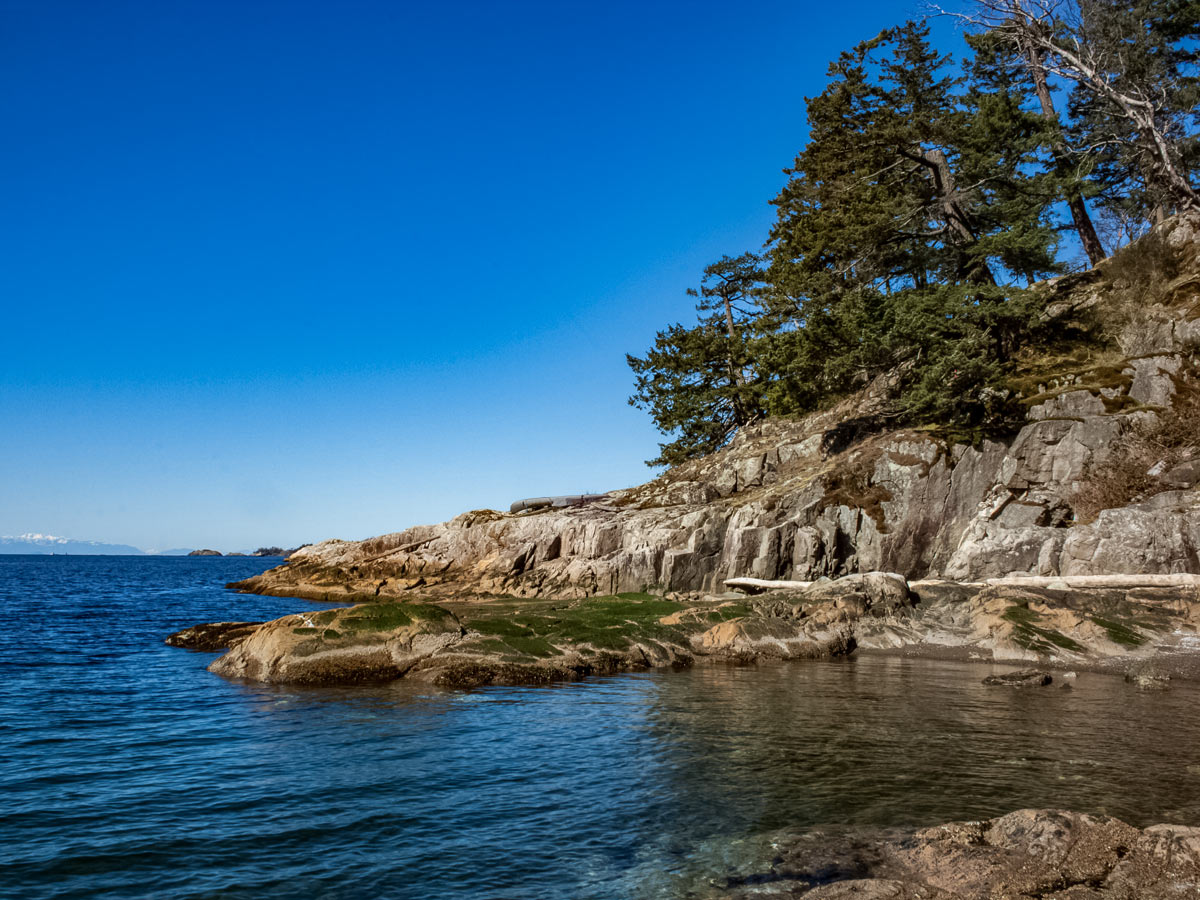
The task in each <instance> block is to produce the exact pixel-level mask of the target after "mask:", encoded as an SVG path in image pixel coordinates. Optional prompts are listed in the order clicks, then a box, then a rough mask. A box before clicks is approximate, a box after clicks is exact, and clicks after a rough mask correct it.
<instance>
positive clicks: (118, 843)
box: [0, 556, 1200, 900]
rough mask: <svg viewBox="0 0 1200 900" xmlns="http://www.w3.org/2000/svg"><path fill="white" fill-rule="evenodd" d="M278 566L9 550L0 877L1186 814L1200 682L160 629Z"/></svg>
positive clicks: (610, 867) (247, 606) (336, 866)
mask: <svg viewBox="0 0 1200 900" xmlns="http://www.w3.org/2000/svg"><path fill="white" fill-rule="evenodd" d="M269 564H270V561H264V560H257V559H242V558H200V559H196V558H191V559H189V558H143V557H11V556H10V557H4V556H0V602H2V603H3V609H4V611H5V616H4V636H3V652H2V654H0V835H2V836H3V839H2V840H0V895H2V896H3V897H6V898H7V897H12V898H31V900H36V898H66V897H71V898H79V897H111V898H118V897H119V898H133V897H146V898H149V897H155V898H160V897H179V898H229V900H233V898H237V900H241V898H247V900H248V898H291V897H304V898H324V897H330V898H351V897H353V898H359V897H364V896H367V897H396V898H410V897H411V898H427V897H434V896H436V897H439V898H449V900H456V898H514V897H520V898H525V897H528V898H555V900H557V898H562V900H581V898H618V900H620V898H656V897H669V896H678V895H681V894H683V893H686V892H689V891H692V890H697V889H698V888H697V886H698V885H699V886H703V885H705V884H710V883H716V884H720V883H721V880H722V879H723V878H724V877H726V875H728V874H729V873H731V872H735V871H745V870H746V867H747V866H749V867H750V868H751V870H752V869H753V867H754V865H755V864H756V862H757V861H758V860H759V858H760V857H761V855H762V854H764V853H767V852H768V851H769V846H768V844H767V843H766V836H769V835H770V834H771V833H772V832H773V831H775V830H777V829H796V828H804V827H806V826H811V825H814V824H851V825H895V824H930V823H934V822H940V821H946V820H949V819H955V818H971V817H978V816H984V815H991V814H997V813H1002V812H1006V811H1008V810H1011V809H1014V808H1018V807H1023V806H1060V807H1069V808H1075V809H1083V810H1091V811H1097V812H1108V813H1111V814H1114V815H1119V816H1122V817H1123V818H1125V819H1127V820H1129V821H1132V822H1135V823H1137V824H1148V823H1150V822H1157V821H1174V822H1182V823H1186V824H1193V825H1197V824H1200V750H1198V748H1200V703H1198V702H1197V701H1198V700H1200V691H1198V690H1197V689H1196V688H1195V687H1192V686H1188V685H1184V684H1178V683H1177V684H1176V686H1175V687H1174V688H1173V689H1172V690H1171V691H1169V692H1165V693H1154V692H1151V693H1147V692H1139V691H1136V690H1134V689H1133V688H1131V687H1130V686H1128V685H1125V684H1124V683H1122V682H1121V681H1120V680H1119V679H1115V678H1112V677H1108V676H1099V675H1086V674H1084V675H1081V676H1080V677H1079V679H1078V681H1077V682H1076V685H1075V687H1074V689H1072V690H1059V689H1056V688H1046V689H1042V690H1025V691H1023V690H1008V689H994V688H992V689H989V688H984V687H983V686H982V685H980V683H979V681H980V678H982V677H983V675H984V674H987V672H988V671H990V670H991V669H990V667H988V666H983V665H965V664H959V663H948V662H933V661H920V660H910V659H899V658H883V657H867V656H863V657H859V658H850V659H846V660H838V661H822V662H803V663H800V662H796V663H781V664H771V665H762V666H755V667H741V668H738V667H726V666H703V667H697V668H696V669H693V670H691V671H687V672H678V673H651V674H638V675H627V676H620V677H615V678H607V679H596V680H591V681H586V682H581V683H576V684H569V685H563V686H559V687H552V688H537V689H517V688H490V689H485V690H479V691H473V692H451V691H440V690H437V689H433V688H429V687H424V686H417V687H414V686H411V685H407V684H405V683H404V682H397V683H394V684H390V685H382V686H377V687H355V688H353V689H303V690H302V689H294V688H288V687H272V686H264V685H255V684H246V683H239V682H232V681H227V680H224V679H222V678H219V677H217V676H215V675H211V674H209V673H208V672H206V671H205V666H206V665H207V663H208V662H209V661H210V660H211V659H212V658H213V657H212V655H211V654H200V653H194V652H190V651H186V650H180V649H176V648H171V647H167V646H165V645H164V644H163V638H164V637H165V636H166V635H167V634H168V633H170V632H172V631H175V630H177V629H179V628H181V627H184V626H186V625H191V624H195V623H197V622H207V621H221V620H232V619H246V620H255V619H265V618H270V617H274V616H277V615H282V614H284V613H286V612H290V611H295V610H298V609H306V608H312V606H313V604H307V603H305V602H304V601H299V600H288V599H278V598H270V597H255V596H244V595H238V594H233V593H231V592H229V591H226V590H224V588H223V585H224V584H225V583H226V582H227V581H232V580H236V579H240V578H244V577H247V576H249V575H251V574H254V573H256V572H258V571H261V570H262V569H263V568H264V567H266V566H267V565H269Z"/></svg>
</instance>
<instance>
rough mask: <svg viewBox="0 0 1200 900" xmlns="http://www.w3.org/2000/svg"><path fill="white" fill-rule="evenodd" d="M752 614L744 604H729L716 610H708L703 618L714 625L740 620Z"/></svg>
mask: <svg viewBox="0 0 1200 900" xmlns="http://www.w3.org/2000/svg"><path fill="white" fill-rule="evenodd" d="M751 613H752V610H751V609H750V607H748V606H747V605H746V604H744V603H731V604H729V605H728V606H721V607H718V608H717V609H713V610H709V612H708V614H707V615H706V616H705V618H706V619H707V620H708V621H709V622H712V623H713V624H714V625H715V624H718V623H720V622H728V621H729V620H730V619H741V618H743V617H745V616H748V615H750V614H751Z"/></svg>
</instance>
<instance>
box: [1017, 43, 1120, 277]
mask: <svg viewBox="0 0 1200 900" xmlns="http://www.w3.org/2000/svg"><path fill="white" fill-rule="evenodd" d="M1024 55H1025V62H1026V64H1027V65H1028V67H1029V74H1030V75H1031V76H1032V77H1033V89H1034V91H1036V92H1037V97H1038V101H1039V102H1040V103H1041V104H1042V117H1043V118H1044V119H1046V121H1048V122H1050V123H1051V124H1052V125H1054V127H1055V128H1058V127H1060V122H1059V120H1058V110H1056V109H1055V108H1054V98H1053V97H1051V96H1050V86H1049V85H1048V84H1047V83H1046V70H1045V68H1044V67H1043V65H1042V54H1041V51H1040V50H1038V49H1037V48H1036V47H1034V46H1033V45H1032V44H1028V43H1027V44H1026V47H1025V54H1024ZM1050 153H1051V155H1052V156H1053V157H1054V167H1055V169H1056V172H1057V174H1058V176H1059V177H1060V178H1065V177H1066V176H1067V175H1068V173H1069V166H1068V163H1067V159H1066V147H1064V146H1063V144H1062V142H1061V141H1055V142H1054V145H1053V146H1052V147H1051V148H1050ZM1067 209H1069V210H1070V211H1071V220H1072V221H1073V222H1074V223H1075V233H1076V234H1078V235H1079V243H1081V244H1082V245H1083V252H1084V253H1086V254H1087V258H1088V261H1089V262H1091V264H1092V265H1093V266H1094V265H1096V264H1097V263H1099V262H1100V261H1101V260H1103V259H1104V258H1105V257H1106V256H1107V255H1108V254H1106V253H1105V252H1104V245H1103V244H1102V243H1101V242H1100V235H1098V234H1097V233H1096V226H1095V225H1093V224H1092V217H1091V216H1089V215H1088V211H1087V204H1085V203H1084V202H1083V195H1082V194H1080V192H1079V188H1078V187H1075V186H1071V187H1070V188H1068V189H1067Z"/></svg>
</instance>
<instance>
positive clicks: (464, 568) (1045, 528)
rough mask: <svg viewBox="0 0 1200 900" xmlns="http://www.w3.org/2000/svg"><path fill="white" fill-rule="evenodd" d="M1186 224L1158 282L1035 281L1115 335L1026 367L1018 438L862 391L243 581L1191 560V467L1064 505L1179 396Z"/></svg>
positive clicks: (786, 574) (577, 583)
mask: <svg viewBox="0 0 1200 900" xmlns="http://www.w3.org/2000/svg"><path fill="white" fill-rule="evenodd" d="M1198 235H1200V220H1196V219H1180V220H1175V221H1173V222H1171V223H1168V225H1167V226H1165V227H1164V228H1163V229H1162V231H1161V232H1159V233H1158V234H1157V235H1156V239H1158V240H1159V242H1160V245H1161V247H1162V248H1164V252H1166V253H1168V254H1169V255H1170V257H1171V261H1172V271H1174V272H1180V273H1182V274H1180V275H1179V276H1178V277H1175V278H1174V279H1172V280H1171V281H1170V283H1166V284H1156V285H1154V286H1153V287H1154V290H1153V291H1150V290H1149V289H1147V290H1144V291H1143V290H1141V289H1140V288H1141V287H1142V286H1141V285H1139V283H1138V281H1137V277H1138V276H1137V273H1136V272H1133V273H1132V274H1131V273H1130V272H1128V271H1122V270H1121V269H1120V267H1119V266H1118V265H1117V264H1116V263H1111V264H1108V265H1107V267H1104V266H1102V267H1101V268H1099V269H1097V270H1093V271H1092V272H1089V273H1085V274H1083V275H1079V276H1071V277H1067V278H1064V279H1060V280H1059V281H1058V282H1056V283H1051V284H1048V285H1046V286H1045V290H1046V294H1047V312H1046V316H1047V318H1048V319H1051V320H1054V321H1056V322H1063V323H1071V322H1075V321H1082V320H1084V319H1088V320H1089V321H1091V322H1092V323H1093V326H1094V324H1095V323H1096V322H1099V323H1100V325H1099V327H1100V328H1101V329H1102V330H1104V331H1105V332H1106V333H1107V334H1108V335H1109V340H1108V341H1107V344H1106V345H1102V344H1096V345H1094V346H1087V345H1080V344H1078V343H1076V344H1074V345H1072V346H1071V347H1064V348H1063V357H1062V358H1061V359H1057V360H1051V361H1049V362H1048V363H1047V364H1046V365H1044V366H1043V367H1042V369H1041V370H1040V371H1039V370H1038V369H1037V367H1036V366H1033V367H1032V368H1031V370H1030V374H1029V377H1028V378H1026V382H1027V383H1026V384H1025V386H1024V387H1023V388H1022V396H1023V399H1024V403H1025V405H1026V407H1027V408H1028V416H1027V423H1026V424H1025V425H1024V427H1023V428H1021V429H1020V430H1019V432H1017V433H1016V434H1015V435H1013V436H1011V437H1010V438H1007V439H1003V440H999V439H997V440H985V441H983V442H981V443H979V444H977V445H974V446H972V445H968V444H964V443H955V442H953V441H952V440H948V439H946V438H944V437H937V436H935V435H934V434H932V433H930V432H921V431H893V432H887V431H878V430H872V429H871V428H870V427H865V428H864V427H861V426H862V425H863V423H870V422H871V421H872V417H873V416H876V415H877V414H879V413H880V412H881V411H882V410H883V409H884V408H885V406H886V400H887V387H888V386H887V385H886V384H875V385H872V386H871V387H869V388H868V389H866V390H864V391H863V392H862V393H860V394H859V395H858V396H856V397H854V398H852V399H851V400H848V401H846V402H844V403H843V404H841V405H840V406H839V407H837V408H835V409H832V410H829V411H826V412H823V413H820V414H817V415H812V416H809V417H807V418H805V419H802V420H799V421H768V422H765V423H763V424H760V425H756V426H753V427H748V428H745V429H743V430H742V431H741V433H739V434H738V435H737V437H736V438H735V439H734V441H733V442H732V443H731V444H730V446H729V447H728V448H726V449H724V450H722V451H720V452H718V453H716V454H713V455H712V456H709V457H706V458H704V459H702V460H697V461H694V462H691V463H688V464H686V465H683V466H680V467H677V468H675V469H673V470H671V471H669V472H667V473H666V474H665V475H664V476H662V477H661V478H658V479H656V480H655V481H652V482H650V483H648V484H645V485H642V486H640V487H637V488H632V489H628V490H622V491H615V492H613V493H611V494H609V495H608V496H607V498H606V499H605V500H604V501H602V502H599V503H593V504H590V505H588V506H583V507H579V508H568V509H540V510H531V511H524V512H521V513H517V514H506V513H501V512H495V511H492V510H480V511H475V512H469V513H465V514H463V515H460V516H458V517H457V518H455V519H453V520H451V521H449V522H446V523H443V524H440V525H430V526H421V527H417V528H410V529H408V530H407V531H402V532H398V533H395V534H388V535H383V536H381V537H376V538H371V539H369V540H366V541H356V542H351V541H340V540H332V541H325V542H323V543H320V544H316V545H314V546H310V547H305V548H303V549H302V550H300V551H298V552H297V553H295V554H294V555H293V556H292V557H291V559H290V560H289V561H288V563H287V564H286V565H284V566H282V567H280V568H277V569H274V570H272V571H270V572H268V573H265V574H264V575H262V576H259V577H258V578H253V579H250V580H249V581H248V582H244V583H242V584H241V585H239V587H241V588H243V589H245V590H252V591H260V592H266V593H274V594H283V595H290V596H302V597H310V598H314V599H331V600H338V599H351V600H358V599H364V598H365V597H369V598H375V597H389V596H394V597H402V596H409V595H411V593H410V592H414V591H417V592H419V593H421V594H423V595H430V594H432V595H434V596H437V595H438V594H439V593H448V592H461V591H464V590H465V591H471V592H475V593H503V594H508V595H514V596H518V597H534V596H542V597H565V598H578V597H587V596H595V595H610V594H617V593H620V592H629V591H643V590H650V591H654V592H658V593H666V594H671V593H694V592H712V591H720V590H721V589H722V584H723V582H724V581H725V579H728V578H733V577H741V576H749V577H756V578H763V579H794V580H804V581H809V580H814V579H817V578H821V577H823V576H831V577H836V576H841V575H846V574H851V573H856V572H868V571H878V570H882V571H891V572H897V573H900V574H901V575H903V576H905V577H907V578H909V579H919V578H928V577H943V578H947V579H952V580H958V581H980V580H983V579H987V578H993V577H999V576H1006V575H1009V574H1012V573H1022V574H1031V575H1047V576H1059V575H1104V574H1132V573H1175V572H1191V573H1200V553H1198V550H1200V491H1197V490H1196V484H1197V481H1198V480H1200V464H1195V465H1172V466H1171V467H1170V468H1168V469H1163V471H1160V472H1154V473H1153V477H1154V478H1157V479H1158V480H1159V482H1160V483H1159V484H1158V486H1157V487H1156V488H1154V489H1153V490H1150V491H1143V494H1145V495H1146V496H1145V497H1144V499H1141V500H1138V502H1133V503H1130V504H1128V505H1123V506H1119V507H1116V508H1110V509H1104V510H1103V511H1101V512H1100V513H1099V515H1098V516H1097V517H1096V518H1095V519H1094V521H1090V522H1086V523H1085V522H1081V521H1079V516H1078V515H1077V509H1076V507H1077V506H1078V502H1077V498H1078V496H1079V494H1080V491H1081V490H1083V489H1085V488H1086V487H1087V479H1088V478H1089V477H1092V478H1095V477H1097V476H1096V475H1095V472H1096V467H1097V465H1099V464H1101V463H1103V461H1104V460H1105V459H1106V458H1109V457H1111V456H1112V455H1113V454H1114V452H1116V451H1117V450H1118V449H1119V448H1120V447H1121V445H1122V442H1123V441H1125V440H1127V439H1128V437H1129V436H1130V435H1131V434H1132V433H1133V431H1134V430H1135V428H1136V426H1137V425H1138V423H1143V424H1144V423H1146V422H1147V421H1153V420H1154V419H1155V418H1157V417H1162V416H1170V415H1172V407H1173V405H1174V404H1176V403H1177V398H1178V397H1179V396H1180V394H1181V392H1185V391H1187V392H1190V390H1191V385H1192V384H1193V380H1194V378H1195V374H1194V373H1195V372H1196V357H1195V354H1196V351H1197V349H1198V348H1200V309H1198V308H1197V307H1198V304H1200V276H1198V274H1197V273H1200V242H1198ZM1126 268H1128V267H1126ZM1150 300H1152V301H1153V302H1149V301H1150ZM1189 395H1190V394H1189ZM863 432H865V434H864V433H863ZM1197 444H1198V446H1200V435H1198V436H1197ZM1174 462H1178V461H1177V460H1174ZM1159 468H1162V467H1159ZM1089 473H1091V475H1089ZM418 589H419V590H418Z"/></svg>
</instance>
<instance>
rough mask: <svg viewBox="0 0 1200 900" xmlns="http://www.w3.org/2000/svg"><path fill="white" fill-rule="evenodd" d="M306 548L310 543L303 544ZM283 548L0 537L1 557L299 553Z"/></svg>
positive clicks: (50, 536) (33, 535)
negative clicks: (155, 546) (163, 546)
mask: <svg viewBox="0 0 1200 900" xmlns="http://www.w3.org/2000/svg"><path fill="white" fill-rule="evenodd" d="M300 546H301V547H307V546H309V545H308V544H301V545H300ZM299 549H300V547H293V548H291V549H290V550H289V549H285V548H283V547H276V546H270V547H259V548H258V549H257V550H254V551H249V550H241V551H235V552H231V553H222V552H221V551H219V550H209V549H203V550H195V549H192V548H191V547H177V548H175V549H172V550H143V549H141V548H140V547H134V546H132V545H130V544H109V543H105V542H104V541H82V540H76V539H75V538H67V537H61V536H59V535H53V534H37V533H33V532H29V533H26V534H21V535H16V536H13V535H3V536H0V554H13V555H16V554H21V555H35V556H55V555H62V556H65V555H68V554H71V555H74V556H282V557H288V556H291V555H292V554H293V553H295V552H296V551H297V550H299Z"/></svg>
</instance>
